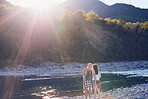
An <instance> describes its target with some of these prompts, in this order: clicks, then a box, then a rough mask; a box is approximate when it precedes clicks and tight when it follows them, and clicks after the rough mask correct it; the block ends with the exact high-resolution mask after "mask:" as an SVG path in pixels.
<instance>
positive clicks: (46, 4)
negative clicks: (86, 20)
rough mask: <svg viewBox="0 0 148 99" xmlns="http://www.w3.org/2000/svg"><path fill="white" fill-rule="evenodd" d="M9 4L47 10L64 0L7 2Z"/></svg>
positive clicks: (13, 0)
mask: <svg viewBox="0 0 148 99" xmlns="http://www.w3.org/2000/svg"><path fill="white" fill-rule="evenodd" d="M7 1H9V2H10V3H12V4H14V5H17V6H21V7H25V8H32V9H47V8H50V7H52V6H55V5H57V4H59V3H60V2H62V1H64V0H7Z"/></svg>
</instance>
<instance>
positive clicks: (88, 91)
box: [88, 90, 91, 98]
mask: <svg viewBox="0 0 148 99" xmlns="http://www.w3.org/2000/svg"><path fill="white" fill-rule="evenodd" d="M88 92H89V98H91V92H90V90H89V91H88Z"/></svg>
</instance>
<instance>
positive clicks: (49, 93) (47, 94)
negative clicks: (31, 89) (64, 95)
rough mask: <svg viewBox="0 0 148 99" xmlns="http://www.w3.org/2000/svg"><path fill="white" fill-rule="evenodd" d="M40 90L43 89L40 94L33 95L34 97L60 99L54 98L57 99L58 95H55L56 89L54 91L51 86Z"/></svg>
mask: <svg viewBox="0 0 148 99" xmlns="http://www.w3.org/2000/svg"><path fill="white" fill-rule="evenodd" d="M39 89H41V91H40V92H37V93H32V94H31V95H32V96H38V97H43V98H42V99H51V98H52V99H59V98H53V97H57V96H58V95H55V94H56V93H58V92H56V89H53V88H52V87H51V86H47V87H39Z"/></svg>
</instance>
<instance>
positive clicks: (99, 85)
mask: <svg viewBox="0 0 148 99" xmlns="http://www.w3.org/2000/svg"><path fill="white" fill-rule="evenodd" d="M94 84H95V80H93V85H94ZM96 86H97V88H99V89H101V82H100V80H97V81H96Z"/></svg>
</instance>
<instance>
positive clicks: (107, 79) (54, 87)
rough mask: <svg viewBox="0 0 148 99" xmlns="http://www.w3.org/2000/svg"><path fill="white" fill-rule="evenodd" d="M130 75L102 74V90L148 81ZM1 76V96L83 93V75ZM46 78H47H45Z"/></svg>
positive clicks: (34, 98) (35, 97)
mask: <svg viewBox="0 0 148 99" xmlns="http://www.w3.org/2000/svg"><path fill="white" fill-rule="evenodd" d="M128 76H129V75H116V74H102V78H101V84H102V89H101V91H107V90H112V89H113V88H120V87H131V86H132V85H135V84H143V83H147V82H148V78H147V77H129V78H128ZM38 78H39V77H38V76H27V77H13V76H8V77H6V76H1V77H0V98H4V99H7V98H10V97H11V99H20V98H21V99H27V98H28V99H30V98H31V99H38V98H39V99H40V98H41V97H46V96H48V97H49V98H53V97H62V96H77V95H82V94H83V91H82V89H83V86H82V80H83V79H82V76H77V77H65V78H52V79H51V78H50V77H47V76H43V77H40V79H38ZM45 78H46V79H45Z"/></svg>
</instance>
